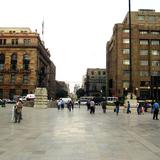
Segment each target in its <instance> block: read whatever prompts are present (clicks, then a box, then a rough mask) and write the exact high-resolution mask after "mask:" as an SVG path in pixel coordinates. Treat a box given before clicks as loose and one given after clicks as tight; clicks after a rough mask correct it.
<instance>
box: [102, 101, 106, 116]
mask: <svg viewBox="0 0 160 160" xmlns="http://www.w3.org/2000/svg"><path fill="white" fill-rule="evenodd" d="M101 106H102V110H103V113H106V109H107V107H106V102H105V101H102V103H101Z"/></svg>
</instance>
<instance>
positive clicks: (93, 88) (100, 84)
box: [84, 68, 106, 96]
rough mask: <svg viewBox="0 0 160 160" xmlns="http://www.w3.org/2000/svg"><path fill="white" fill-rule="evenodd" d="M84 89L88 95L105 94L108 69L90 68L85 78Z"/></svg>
mask: <svg viewBox="0 0 160 160" xmlns="http://www.w3.org/2000/svg"><path fill="white" fill-rule="evenodd" d="M84 90H85V92H86V95H87V96H105V93H106V69H101V68H88V69H87V73H86V78H85V80H84Z"/></svg>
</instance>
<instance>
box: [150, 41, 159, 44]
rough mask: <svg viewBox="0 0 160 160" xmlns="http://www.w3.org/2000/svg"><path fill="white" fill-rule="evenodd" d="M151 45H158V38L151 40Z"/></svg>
mask: <svg viewBox="0 0 160 160" xmlns="http://www.w3.org/2000/svg"><path fill="white" fill-rule="evenodd" d="M151 45H159V40H151Z"/></svg>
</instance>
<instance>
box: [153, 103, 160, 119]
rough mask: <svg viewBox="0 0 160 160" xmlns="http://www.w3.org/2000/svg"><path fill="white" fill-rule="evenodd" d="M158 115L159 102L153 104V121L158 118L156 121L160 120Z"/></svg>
mask: <svg viewBox="0 0 160 160" xmlns="http://www.w3.org/2000/svg"><path fill="white" fill-rule="evenodd" d="M158 113H159V104H158V102H154V104H153V120H154V119H155V118H156V120H159V119H158Z"/></svg>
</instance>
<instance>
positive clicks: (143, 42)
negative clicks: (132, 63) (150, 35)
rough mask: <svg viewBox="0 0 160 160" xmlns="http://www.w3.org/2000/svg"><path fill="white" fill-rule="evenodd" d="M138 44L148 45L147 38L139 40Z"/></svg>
mask: <svg viewBox="0 0 160 160" xmlns="http://www.w3.org/2000/svg"><path fill="white" fill-rule="evenodd" d="M139 44H140V45H148V40H140V41H139Z"/></svg>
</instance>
